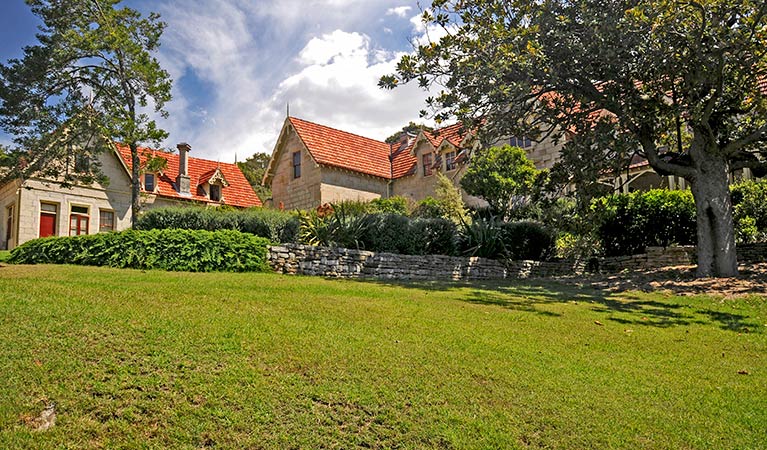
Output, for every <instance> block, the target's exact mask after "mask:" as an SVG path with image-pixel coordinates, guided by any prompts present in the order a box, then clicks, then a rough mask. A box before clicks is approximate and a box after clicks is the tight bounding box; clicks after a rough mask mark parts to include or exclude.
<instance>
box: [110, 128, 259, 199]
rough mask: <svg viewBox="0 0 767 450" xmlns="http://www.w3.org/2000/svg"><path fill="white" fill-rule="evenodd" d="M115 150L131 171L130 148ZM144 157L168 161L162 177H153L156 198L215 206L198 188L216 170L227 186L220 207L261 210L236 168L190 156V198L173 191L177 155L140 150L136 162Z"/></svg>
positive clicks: (177, 165) (247, 184)
mask: <svg viewBox="0 0 767 450" xmlns="http://www.w3.org/2000/svg"><path fill="white" fill-rule="evenodd" d="M115 146H116V148H117V154H118V155H119V156H120V159H122V161H123V162H124V163H125V165H126V166H127V167H128V170H131V166H132V164H131V156H130V148H129V147H128V146H127V145H124V144H119V143H118V144H115ZM146 154H150V155H152V156H160V157H163V158H165V159H166V160H167V161H168V164H167V167H166V168H165V170H164V171H163V173H162V175H160V176H159V177H157V178H158V179H157V191H156V192H155V193H156V194H157V195H159V196H162V197H168V198H175V199H179V200H194V201H198V202H204V203H214V204H218V202H213V201H211V200H210V199H209V198H208V197H207V196H206V195H205V192H204V191H203V190H202V187H201V184H203V183H205V181H207V180H208V179H210V177H211V176H212V175H213V174H214V173H215V172H216V169H221V173H223V175H224V178H225V179H226V181H227V182H228V183H229V186H225V187H223V188H222V196H223V199H224V203H226V204H227V205H231V206H237V207H241V208H249V207H251V206H262V205H261V200H260V199H259V198H258V196H257V195H256V193H255V192H254V191H253V187H252V186H251V185H250V183H248V180H247V179H245V176H244V175H243V174H242V171H241V170H240V168H239V167H237V165H236V164H229V163H219V162H216V161H211V160H209V159H201V158H194V157H191V156H190V157H189V159H188V167H189V178H190V184H191V186H190V191H191V196H186V195H181V194H179V193H178V191H177V190H176V187H175V183H176V177H177V176H178V170H179V161H178V154H176V153H170V152H165V151H162V150H154V149H151V148H145V147H140V148H139V159H140V160H141V162H142V163H144V161H145V160H146ZM206 177H207V178H206Z"/></svg>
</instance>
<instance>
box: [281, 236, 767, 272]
mask: <svg viewBox="0 0 767 450" xmlns="http://www.w3.org/2000/svg"><path fill="white" fill-rule="evenodd" d="M743 249H744V250H746V251H745V252H744V253H743V254H742V255H740V256H742V259H743V260H746V259H747V258H748V259H749V260H750V261H765V260H767V258H766V256H767V244H759V245H754V246H744V247H743ZM739 250H740V248H739ZM268 258H269V264H270V265H271V266H272V268H273V269H274V270H275V271H276V272H278V273H284V274H291V275H314V276H322V277H329V278H376V279H389V280H463V281H468V280H488V279H496V280H500V279H524V278H542V277H554V276H568V275H575V274H582V273H584V272H589V271H597V272H601V273H617V272H621V271H624V270H628V271H633V270H647V269H657V268H662V267H667V266H676V265H687V264H694V262H695V247H693V246H684V247H668V248H663V247H649V248H648V249H647V252H646V253H643V254H640V255H633V256H620V257H612V258H599V259H598V260H596V261H592V262H590V263H588V264H587V263H584V262H576V261H572V260H558V261H499V260H494V259H487V258H479V257H458V256H443V255H424V256H414V255H397V254H392V253H376V252H369V251H365V250H354V249H346V248H332V247H312V246H307V245H299V244H284V245H276V246H272V247H270V248H269V255H268Z"/></svg>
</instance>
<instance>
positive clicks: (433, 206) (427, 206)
mask: <svg viewBox="0 0 767 450" xmlns="http://www.w3.org/2000/svg"><path fill="white" fill-rule="evenodd" d="M411 215H412V216H413V217H417V218H422V219H437V218H440V217H442V215H443V212H442V205H441V204H440V203H439V200H437V199H436V198H434V197H426V198H425V199H423V200H421V201H420V202H418V203H417V204H416V207H415V209H414V210H413V213H412V214H411Z"/></svg>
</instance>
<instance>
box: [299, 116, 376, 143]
mask: <svg viewBox="0 0 767 450" xmlns="http://www.w3.org/2000/svg"><path fill="white" fill-rule="evenodd" d="M288 119H289V120H292V119H295V120H300V121H301V122H304V123H309V124H312V125H316V126H318V127H323V128H327V129H329V130H333V131H338V132H340V133H344V134H351V135H352V136H357V137H361V138H363V139H368V140H371V141H376V142H378V143H379V144H386V145H389V144H387V143H386V141H379V140H378V139H375V138H371V137H367V136H363V135H361V134H357V133H352V132H351V131H345V130H342V129H340V128H336V127H331V126H329V125H323V124H321V123H317V122H312V121H310V120H306V119H301V118H300V117H295V116H288Z"/></svg>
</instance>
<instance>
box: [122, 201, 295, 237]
mask: <svg viewBox="0 0 767 450" xmlns="http://www.w3.org/2000/svg"><path fill="white" fill-rule="evenodd" d="M136 229H138V230H158V229H159V230H164V229H185V230H208V231H216V230H237V231H242V232H245V233H251V234H255V235H256V236H260V237H264V238H267V239H269V240H271V241H273V242H296V239H297V236H298V217H296V215H295V214H292V213H288V212H284V211H276V210H269V209H262V208H251V209H245V210H226V209H214V208H197V207H186V208H182V207H176V208H157V209H150V210H148V211H146V212H144V213H143V214H142V215H141V216H140V217H139V218H138V220H137V222H136Z"/></svg>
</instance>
